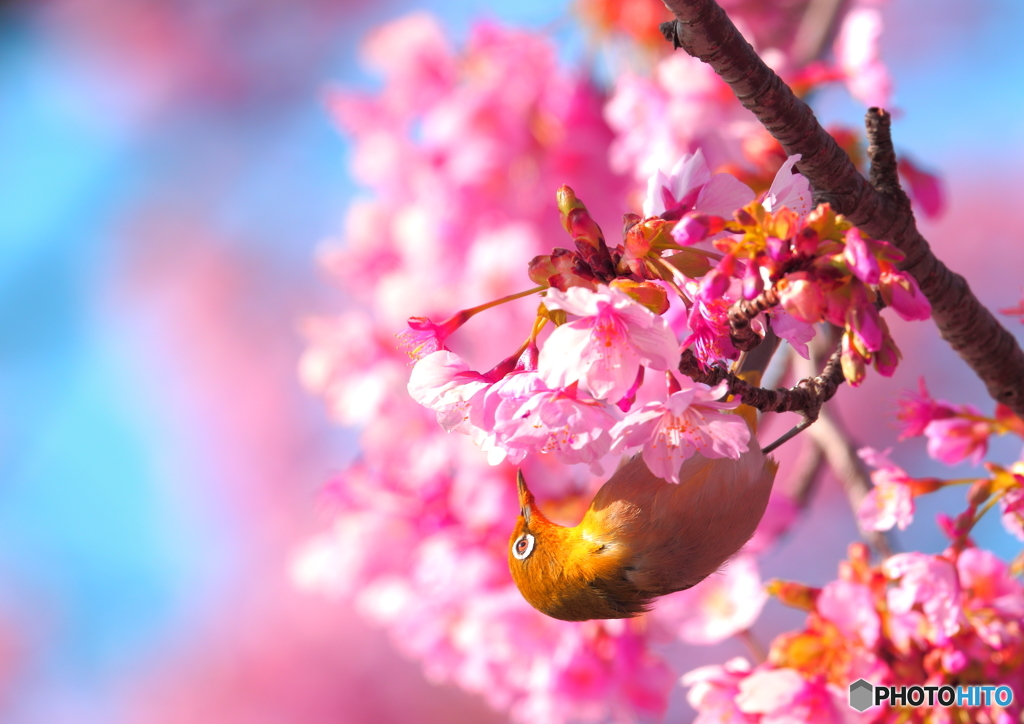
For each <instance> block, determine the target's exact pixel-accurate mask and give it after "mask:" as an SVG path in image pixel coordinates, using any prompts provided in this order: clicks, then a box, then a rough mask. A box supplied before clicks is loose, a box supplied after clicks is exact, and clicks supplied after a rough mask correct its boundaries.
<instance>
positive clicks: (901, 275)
mask: <svg viewBox="0 0 1024 724" xmlns="http://www.w3.org/2000/svg"><path fill="white" fill-rule="evenodd" d="M879 291H881V293H882V299H883V300H884V301H885V304H886V306H889V307H892V308H893V310H894V311H895V312H896V314H898V315H900V317H902V318H903V319H906V320H907V321H913V320H924V319H928V318H929V317H931V314H932V305H931V303H930V302H929V301H928V298H927V297H925V295H924V293H923V292H922V291H921V288H920V287H919V286H918V285H917V281H916V280H915V279H914V277H912V276H910V275H909V274H907V273H906V272H902V271H898V270H896V269H887V270H886V271H884V272H882V274H881V276H880V278H879Z"/></svg>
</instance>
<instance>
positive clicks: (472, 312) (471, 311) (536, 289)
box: [462, 286, 547, 319]
mask: <svg viewBox="0 0 1024 724" xmlns="http://www.w3.org/2000/svg"><path fill="white" fill-rule="evenodd" d="M545 289H547V287H546V286H539V287H534V288H533V289H527V290H526V291H525V292H516V293H515V294H509V295H508V296H507V297H502V298H501V299H494V300H492V301H490V302H486V303H484V304H481V305H480V306H479V307H470V308H469V309H464V310H463V311H462V314H463V315H465V317H464V318H465V319H469V318H470V317H472V316H473V315H475V314H479V313H480V312H482V311H484V310H485V309H490V308H491V307H497V306H498V305H499V304H504V303H505V302H511V301H513V300H515V299H522V298H523V297H528V296H530V295H531V294H536V293H537V292H542V291H544V290H545Z"/></svg>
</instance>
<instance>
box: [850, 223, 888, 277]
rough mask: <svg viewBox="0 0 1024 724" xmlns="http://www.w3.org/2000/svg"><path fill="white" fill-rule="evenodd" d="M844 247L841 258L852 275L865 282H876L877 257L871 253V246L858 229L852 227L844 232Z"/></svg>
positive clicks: (877, 271)
mask: <svg viewBox="0 0 1024 724" xmlns="http://www.w3.org/2000/svg"><path fill="white" fill-rule="evenodd" d="M845 239H846V247H845V248H844V249H843V258H844V259H845V260H846V263H847V264H848V265H849V267H850V271H851V272H853V275H854V276H856V277H857V278H858V279H860V280H861V281H862V282H864V283H865V284H878V278H879V272H880V269H879V267H878V259H876V258H875V255H874V254H872V253H871V248H870V247H869V246H868V243H867V242H866V241H865V240H864V237H863V236H861V233H860V229H858V228H856V227H854V228H852V229H850V230H849V231H847V232H846V237H845Z"/></svg>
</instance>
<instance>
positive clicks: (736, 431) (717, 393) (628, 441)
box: [612, 380, 750, 483]
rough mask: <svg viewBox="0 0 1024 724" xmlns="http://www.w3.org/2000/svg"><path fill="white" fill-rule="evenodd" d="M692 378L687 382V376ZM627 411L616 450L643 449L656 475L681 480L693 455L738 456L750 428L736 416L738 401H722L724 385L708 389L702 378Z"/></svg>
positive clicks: (617, 432)
mask: <svg viewBox="0 0 1024 724" xmlns="http://www.w3.org/2000/svg"><path fill="white" fill-rule="evenodd" d="M687 381H688V380H687ZM690 384H691V385H692V386H691V387H688V388H686V389H682V390H679V391H678V392H674V393H672V394H671V395H669V396H668V399H667V400H665V401H654V402H648V403H647V404H646V405H643V406H642V407H640V408H639V409H636V410H633V411H632V412H630V413H628V414H627V415H626V417H625V418H624V419H623V420H622V421H621V422H618V423H616V425H615V427H613V428H612V437H613V439H614V441H615V442H614V445H613V449H614V451H615V452H621V451H623V450H636V449H639V448H643V458H644V462H645V463H647V467H648V468H649V469H650V471H651V472H652V473H654V474H655V475H657V476H658V477H660V478H662V479H664V480H667V481H669V482H671V483H678V482H679V466H680V465H682V463H683V461H684V460H687V459H689V458H690V457H692V456H693V455H694V453H700V454H701V455H703V456H704V457H707V458H725V457H728V458H733V459H737V458H739V456H740V455H741V454H742V453H743V452H745V451H746V449H747V443H748V442H749V441H750V429H749V428H748V427H747V423H746V422H745V421H744V420H743V418H741V417H738V416H736V415H731V414H728V413H726V412H724V411H725V410H733V409H735V408H736V407H737V406H738V405H739V402H736V401H734V402H720V401H719V400H720V398H721V397H722V396H723V395H724V394H725V392H726V388H725V385H724V384H723V385H719V386H717V387H713V388H712V387H708V386H707V385H702V384H700V383H697V382H691V383H690Z"/></svg>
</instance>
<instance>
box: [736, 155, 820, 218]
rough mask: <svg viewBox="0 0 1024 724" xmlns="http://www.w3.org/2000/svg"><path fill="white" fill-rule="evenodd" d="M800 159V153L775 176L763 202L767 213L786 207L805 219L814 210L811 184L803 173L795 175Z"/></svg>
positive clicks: (788, 159) (790, 159)
mask: <svg viewBox="0 0 1024 724" xmlns="http://www.w3.org/2000/svg"><path fill="white" fill-rule="evenodd" d="M800 158H801V157H800V154H799V153H798V154H796V155H793V156H790V157H789V158H787V159H786V162H785V163H784V164H782V167H781V168H780V169H779V170H778V173H776V174H775V179H774V180H773V181H772V185H771V188H769V189H768V192H767V193H766V194H765V196H764V201H762V202H761V205H762V206H764V209H765V211H778V210H779V209H780V208H782V207H783V206H785V207H788V208H790V209H792V210H793V211H795V212H796V213H797V215H798V216H799V217H800V218H805V217H806V216H807V214H809V213H810V212H811V209H813V208H814V199H813V196H812V194H811V184H810V182H809V181H808V180H807V177H805V176H804V175H803V174H802V173H794V166H796V164H797V162H798V161H799V160H800ZM737 208H739V207H737Z"/></svg>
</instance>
